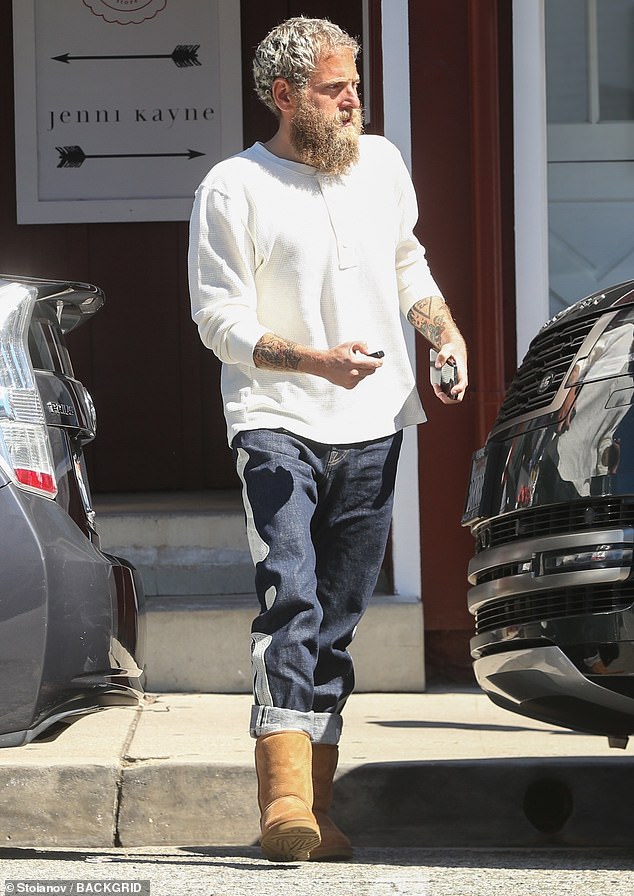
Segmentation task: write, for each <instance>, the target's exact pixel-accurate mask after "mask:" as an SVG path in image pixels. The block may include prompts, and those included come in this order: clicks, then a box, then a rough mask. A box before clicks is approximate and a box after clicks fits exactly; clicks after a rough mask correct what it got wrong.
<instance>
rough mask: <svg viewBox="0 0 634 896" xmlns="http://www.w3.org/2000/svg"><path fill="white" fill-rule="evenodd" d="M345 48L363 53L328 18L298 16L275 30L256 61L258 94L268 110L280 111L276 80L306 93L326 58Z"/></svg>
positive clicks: (258, 51)
mask: <svg viewBox="0 0 634 896" xmlns="http://www.w3.org/2000/svg"><path fill="white" fill-rule="evenodd" d="M342 49H348V50H352V52H353V54H354V58H355V59H356V58H357V55H358V53H359V49H360V46H359V43H358V42H357V41H356V40H355V39H354V38H353V37H350V35H349V34H347V33H346V32H345V31H343V30H342V29H341V28H340V27H339V26H338V25H334V24H333V23H332V22H330V21H329V20H328V19H309V18H306V17H305V16H297V17H295V18H292V19H287V20H286V21H285V22H282V23H281V24H280V25H277V26H276V27H275V28H273V29H272V30H271V31H270V32H269V33H268V34H267V36H266V37H265V38H264V40H262V42H261V43H260V44H259V46H258V48H257V50H256V51H255V57H254V59H253V79H254V81H255V92H256V93H257V95H258V97H259V98H260V99H261V100H262V102H263V103H264V105H265V106H266V107H267V109H270V110H271V111H272V112H274V113H275V114H276V115H278V114H279V110H278V108H277V106H276V105H275V100H274V99H273V94H272V87H273V81H275V79H276V78H285V79H286V80H287V81H288V82H289V83H290V84H292V85H293V86H294V87H295V88H296V89H297V90H303V89H304V88H305V87H306V86H307V84H308V81H309V79H310V76H311V74H312V73H313V72H314V70H315V69H316V67H317V65H318V64H319V60H320V59H322V58H323V57H324V55H331V54H333V53H336V52H338V51H340V50H342Z"/></svg>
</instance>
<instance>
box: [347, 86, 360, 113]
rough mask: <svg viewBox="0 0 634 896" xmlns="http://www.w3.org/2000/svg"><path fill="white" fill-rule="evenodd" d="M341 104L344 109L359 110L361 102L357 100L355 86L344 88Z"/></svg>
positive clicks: (357, 93)
mask: <svg viewBox="0 0 634 896" xmlns="http://www.w3.org/2000/svg"><path fill="white" fill-rule="evenodd" d="M343 102H344V106H345V108H346V109H358V108H359V106H360V105H361V100H360V99H359V92H358V90H357V86H356V84H351V85H350V86H349V87H347V88H346V90H345V93H344V98H343Z"/></svg>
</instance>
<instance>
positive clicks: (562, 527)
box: [476, 498, 634, 553]
mask: <svg viewBox="0 0 634 896" xmlns="http://www.w3.org/2000/svg"><path fill="white" fill-rule="evenodd" d="M615 526H631V527H634V502H633V501H632V499H631V498H630V499H624V498H607V499H606V498H603V499H599V500H595V501H591V500H589V501H577V502H575V503H574V504H551V505H549V506H547V507H533V508H527V509H526V510H520V511H518V512H517V513H509V514H505V515H503V516H499V517H497V518H495V519H493V520H491V521H490V522H488V523H486V524H485V525H484V526H482V527H481V528H479V529H478V532H477V535H476V553H480V551H482V550H484V549H485V548H486V549H487V550H488V549H490V548H497V547H500V546H501V545H504V544H511V543H512V542H514V541H519V540H521V539H524V538H535V537H538V536H549V535H565V534H567V533H568V532H585V531H588V530H590V529H601V528H612V527H615Z"/></svg>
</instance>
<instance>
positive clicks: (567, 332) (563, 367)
mask: <svg viewBox="0 0 634 896" xmlns="http://www.w3.org/2000/svg"><path fill="white" fill-rule="evenodd" d="M595 323H596V317H589V318H584V319H583V320H577V321H574V322H571V324H570V326H568V327H567V328H564V329H562V328H560V327H555V328H554V329H553V330H547V331H546V332H545V333H543V334H542V335H540V336H538V337H537V338H536V339H534V340H533V342H532V343H531V346H530V348H529V350H528V353H527V354H526V357H525V358H524V361H523V362H522V366H521V367H520V369H519V370H518V371H517V374H516V376H515V379H514V380H513V382H512V383H511V386H510V388H509V390H508V392H507V393H506V398H505V399H504V402H503V403H502V407H501V408H500V412H499V414H498V418H497V420H496V421H495V425H494V429H495V428H496V427H498V426H500V425H502V424H503V423H507V422H508V421H509V420H512V419H513V418H515V417H519V416H522V415H523V414H528V413H530V412H531V411H538V410H541V409H542V408H546V407H548V405H549V404H550V403H551V402H552V400H553V398H554V397H555V394H556V392H557V390H558V389H559V387H560V386H561V384H562V382H563V380H564V377H565V376H566V374H567V373H568V370H569V369H570V365H571V364H572V361H573V358H574V357H575V355H576V354H577V352H578V351H579V349H580V348H581V346H582V345H583V342H584V340H585V338H586V336H587V335H588V333H589V332H590V330H591V329H592V327H593V326H594V324H595ZM540 387H541V388H540Z"/></svg>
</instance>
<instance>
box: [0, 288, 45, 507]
mask: <svg viewBox="0 0 634 896" xmlns="http://www.w3.org/2000/svg"><path fill="white" fill-rule="evenodd" d="M36 296H37V292H36V290H35V289H29V288H28V287H26V286H23V285H21V284H20V283H8V284H7V285H6V286H3V287H0V464H1V465H2V467H3V469H4V470H6V472H7V473H8V475H9V476H10V477H11V478H12V479H13V480H14V481H15V482H16V483H17V484H18V485H19V486H21V487H22V488H27V489H29V490H31V491H34V492H37V493H38V494H40V495H46V496H47V497H49V498H54V497H55V495H56V494H57V482H56V480H55V470H54V466H53V458H52V454H51V445H50V442H49V438H48V431H47V428H46V421H45V417H44V409H43V407H42V400H41V398H40V393H39V391H38V388H37V385H36V382H35V374H34V372H33V368H32V367H31V361H30V358H29V352H28V342H27V340H28V332H29V322H30V320H31V312H32V311H33V306H34V305H35V300H36Z"/></svg>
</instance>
